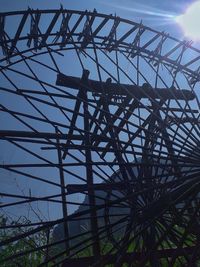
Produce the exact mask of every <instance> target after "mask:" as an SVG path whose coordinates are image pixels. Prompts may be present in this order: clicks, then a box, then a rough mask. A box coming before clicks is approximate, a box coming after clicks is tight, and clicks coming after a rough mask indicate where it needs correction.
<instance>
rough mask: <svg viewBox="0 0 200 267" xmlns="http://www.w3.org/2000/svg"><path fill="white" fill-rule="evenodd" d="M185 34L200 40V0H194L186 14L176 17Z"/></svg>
mask: <svg viewBox="0 0 200 267" xmlns="http://www.w3.org/2000/svg"><path fill="white" fill-rule="evenodd" d="M176 22H177V23H178V24H179V25H180V26H181V27H182V29H183V31H184V34H185V36H187V37H189V38H191V39H192V40H200V1H197V2H194V3H193V4H192V5H191V6H190V7H189V8H188V9H187V10H186V12H185V13H184V14H182V15H180V16H178V17H176Z"/></svg>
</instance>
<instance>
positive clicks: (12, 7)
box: [0, 0, 192, 213]
mask: <svg viewBox="0 0 200 267" xmlns="http://www.w3.org/2000/svg"><path fill="white" fill-rule="evenodd" d="M191 2H192V1H184V0H176V1H173V0H168V1H157V0H150V1H141V0H140V1H130V0H123V1H118V0H111V1H100V0H87V1H78V0H74V1H58V0H49V1H47V0H44V1H41V0H34V1H31V0H30V1H28V0H18V1H14V0H12V1H11V0H0V3H1V12H8V11H16V10H24V9H27V8H28V7H30V8H33V9H37V8H38V9H57V8H60V4H61V3H62V5H63V7H64V8H66V9H77V10H86V9H87V10H91V11H92V10H93V9H94V8H96V10H97V11H98V12H99V13H106V14H111V13H112V14H116V15H117V16H120V17H122V18H126V19H129V20H133V21H136V22H141V21H142V23H143V24H144V25H146V26H149V27H152V28H154V29H157V30H158V31H165V32H168V33H170V34H171V35H172V36H174V37H177V38H178V39H182V38H183V34H182V31H181V30H180V28H179V27H178V25H176V23H174V20H173V16H176V15H179V14H181V13H182V12H183V11H184V10H185V9H186V7H187V6H188V5H189V3H191ZM10 27H13V25H10ZM58 60H59V57H58ZM70 60H72V59H71V58H70ZM86 64H87V63H86ZM90 64H91V62H90ZM126 67H127V68H128V66H126ZM20 69H21V70H22V66H21V67H20ZM64 71H65V70H64V69H63V72H64ZM69 71H70V70H69ZM53 78H54V77H52V79H53ZM17 82H18V83H19V84H20V82H21V81H20V79H19V77H17ZM54 82H55V81H54V80H52V83H54ZM23 83H24V80H23ZM25 84H26V85H28V79H27V83H25ZM9 97H10V96H9ZM4 101H5V105H6V106H7V107H8V106H9V105H10V106H11V107H12V104H13V103H14V102H15V98H11V97H10V98H9V99H7V98H5V100H4ZM14 106H15V108H16V109H17V110H18V111H20V110H21V111H23V110H24V109H27V112H28V105H27V107H26V106H24V104H23V103H20V102H18V103H15V104H14ZM29 112H31V109H30V111H29ZM2 116H3V115H2ZM4 123H5V124H4V126H5V127H6V128H9V127H10V128H12V126H13V124H12V123H14V120H13V122H12V121H8V122H7V121H6V119H5V120H4ZM22 129H23V127H22ZM18 130H19V128H18ZM3 148H4V147H3ZM5 151H9V153H5V154H3V153H2V155H1V156H0V160H1V161H5V162H9V161H12V159H13V161H14V160H19V159H20V154H19V153H20V152H19V151H18V153H16V150H15V149H14V148H13V146H12V145H8V146H7V148H6V149H5ZM40 153H41V154H42V153H44V152H41V151H40ZM44 155H45V153H44ZM3 157H4V158H3ZM22 157H24V156H22ZM49 157H50V158H51V155H50V156H49ZM32 174H34V175H37V170H33V172H32ZM46 174H47V173H45V172H44V176H45V175H46ZM50 175H52V176H53V175H54V173H53V172H52V173H51V174H50ZM51 178H52V180H53V177H50V178H49V179H51ZM14 180H15V176H14V175H12V174H11V173H8V172H6V171H2V172H1V183H2V184H3V185H6V190H9V191H10V192H13V193H15V192H17V191H18V192H19V188H18V189H17V186H19V187H20V190H22V191H23V190H25V193H26V194H27V188H28V187H32V188H33V189H34V190H35V192H37V193H40V194H43V193H46V194H50V191H48V190H47V188H44V187H40V188H37V183H30V184H29V183H27V181H26V179H24V178H21V182H20V185H19V184H17V183H15V186H13V181H14ZM45 190H46V191H45ZM53 193H55V192H53ZM53 193H52V194H53ZM55 213H56V211H55Z"/></svg>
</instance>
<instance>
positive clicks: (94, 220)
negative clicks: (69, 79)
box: [80, 88, 100, 257]
mask: <svg viewBox="0 0 200 267" xmlns="http://www.w3.org/2000/svg"><path fill="white" fill-rule="evenodd" d="M80 90H83V92H82V94H83V99H84V100H85V101H84V102H83V110H84V130H85V147H86V148H85V158H86V176H87V185H88V198H89V204H90V205H91V207H92V209H91V213H90V216H91V219H90V225H91V233H92V240H93V243H94V244H93V254H94V256H95V257H98V256H100V243H99V237H98V222H97V212H96V210H95V209H94V207H95V204H96V201H95V191H94V188H93V182H94V181H93V171H92V164H91V162H92V155H91V149H90V148H89V147H90V145H91V142H90V135H89V132H90V123H89V116H88V115H89V112H88V103H87V100H88V99H87V91H86V90H85V89H84V88H81V89H80Z"/></svg>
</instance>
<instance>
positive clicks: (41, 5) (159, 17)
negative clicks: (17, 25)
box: [1, 0, 194, 37]
mask: <svg viewBox="0 0 200 267" xmlns="http://www.w3.org/2000/svg"><path fill="white" fill-rule="evenodd" d="M192 2H194V1H193V0H187V1H186V0H164V1H158V0H149V1H147V0H123V1H121V0H110V1H105V0H103V1H101V0H87V1H80V0H73V1H70V0H42V1H41V0H18V1H14V0H1V12H6V11H14V10H24V9H26V8H27V7H28V6H29V7H31V8H34V9H36V8H38V9H51V8H59V7H60V4H62V5H63V7H64V8H66V9H77V10H86V9H88V10H93V9H94V8H96V9H97V11H98V12H101V13H106V14H110V13H112V14H115V13H116V14H117V15H118V16H121V17H123V18H127V19H130V20H134V21H138V22H140V21H141V20H142V21H143V24H144V25H146V26H150V27H154V28H157V29H159V30H161V31H166V32H169V33H171V34H173V35H174V36H177V35H178V37H181V31H180V29H179V28H178V27H176V26H175V27H174V24H173V23H172V22H171V21H170V19H169V16H171V15H179V14H182V13H183V12H184V10H185V9H186V8H187V6H189V5H190V4H191V3H192Z"/></svg>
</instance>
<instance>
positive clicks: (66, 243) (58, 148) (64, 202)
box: [55, 127, 69, 254]
mask: <svg viewBox="0 0 200 267" xmlns="http://www.w3.org/2000/svg"><path fill="white" fill-rule="evenodd" d="M55 130H56V133H57V138H56V141H57V152H58V163H59V174H60V185H61V196H62V211H63V218H64V222H63V226H64V237H65V239H66V241H65V249H66V252H67V254H68V251H69V241H68V238H69V229H68V223H67V204H66V191H65V178H64V172H63V169H62V154H61V150H60V142H59V137H58V135H59V131H58V128H57V127H56V128H55Z"/></svg>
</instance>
